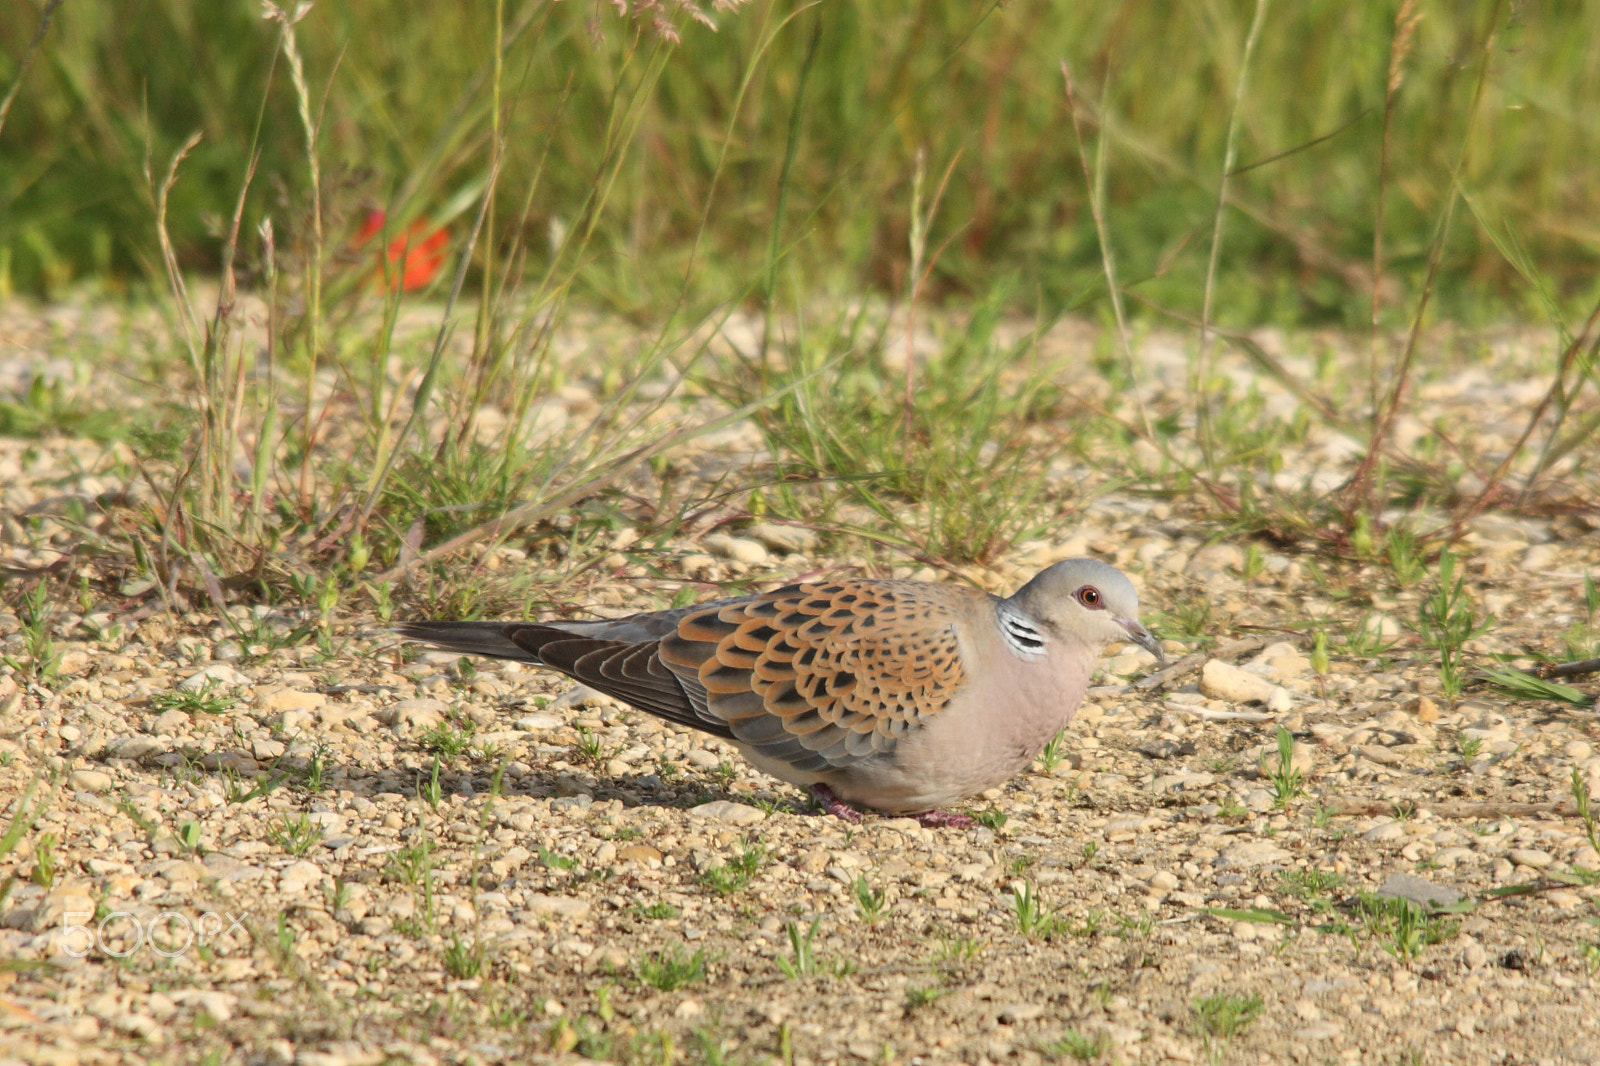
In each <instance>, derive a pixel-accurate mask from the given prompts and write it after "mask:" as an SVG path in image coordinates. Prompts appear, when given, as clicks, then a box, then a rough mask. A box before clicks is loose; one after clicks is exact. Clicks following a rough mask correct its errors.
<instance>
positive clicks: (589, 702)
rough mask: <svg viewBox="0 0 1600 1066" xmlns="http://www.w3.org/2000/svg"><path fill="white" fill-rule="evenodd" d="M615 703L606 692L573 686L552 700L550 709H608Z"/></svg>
mask: <svg viewBox="0 0 1600 1066" xmlns="http://www.w3.org/2000/svg"><path fill="white" fill-rule="evenodd" d="M615 702H616V701H615V700H613V699H612V698H611V697H610V696H607V695H606V694H605V693H604V692H600V691H597V690H596V689H592V688H590V687H589V686H588V685H573V686H572V687H571V688H569V689H567V691H565V692H563V693H562V694H561V695H559V696H557V697H556V698H555V699H553V700H551V701H550V707H549V709H550V710H552V711H570V710H573V709H574V708H578V707H608V706H612V705H614V704H615ZM563 724H564V723H563Z"/></svg>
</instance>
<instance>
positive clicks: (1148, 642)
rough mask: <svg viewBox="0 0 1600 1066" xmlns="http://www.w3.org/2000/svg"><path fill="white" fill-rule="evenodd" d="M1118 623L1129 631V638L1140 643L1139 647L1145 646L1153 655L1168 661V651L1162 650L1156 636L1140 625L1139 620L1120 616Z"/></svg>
mask: <svg viewBox="0 0 1600 1066" xmlns="http://www.w3.org/2000/svg"><path fill="white" fill-rule="evenodd" d="M1117 624H1118V625H1119V626H1121V627H1122V628H1123V629H1125V630H1127V631H1128V639H1130V640H1132V641H1133V642H1134V643H1135V644H1137V645H1139V647H1141V648H1143V649H1144V650H1145V651H1147V652H1149V653H1150V654H1151V655H1154V656H1155V657H1156V658H1157V659H1159V660H1161V661H1162V662H1166V661H1167V656H1166V653H1165V652H1163V651H1162V650H1161V645H1160V644H1157V643H1156V638H1155V637H1154V636H1153V635H1152V634H1151V632H1150V631H1149V630H1148V629H1146V628H1145V627H1144V626H1142V625H1140V624H1139V623H1138V621H1137V620H1135V619H1132V618H1118V619H1117Z"/></svg>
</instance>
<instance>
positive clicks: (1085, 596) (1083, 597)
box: [1077, 585, 1106, 611]
mask: <svg viewBox="0 0 1600 1066" xmlns="http://www.w3.org/2000/svg"><path fill="white" fill-rule="evenodd" d="M1077 597H1078V602H1079V603H1081V604H1083V605H1084V606H1085V607H1087V608H1089V610H1091V611H1103V610H1105V609H1106V604H1105V599H1104V597H1102V596H1101V595H1100V590H1099V589H1097V588H1095V587H1094V586H1093V585H1085V586H1083V588H1081V589H1079V590H1078V591H1077Z"/></svg>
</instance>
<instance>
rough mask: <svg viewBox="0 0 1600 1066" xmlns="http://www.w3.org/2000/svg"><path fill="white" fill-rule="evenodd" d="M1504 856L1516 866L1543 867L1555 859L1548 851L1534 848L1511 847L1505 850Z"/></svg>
mask: <svg viewBox="0 0 1600 1066" xmlns="http://www.w3.org/2000/svg"><path fill="white" fill-rule="evenodd" d="M1506 858H1508V859H1510V860H1511V861H1512V862H1514V863H1516V864H1517V865H1518V866H1532V867H1534V868H1535V869H1543V868H1544V867H1546V866H1549V865H1550V864H1551V863H1553V862H1555V861H1556V860H1555V857H1554V856H1552V855H1551V854H1550V853H1549V852H1548V851H1539V850H1538V849H1536V848H1512V849H1511V850H1510V851H1508V852H1506Z"/></svg>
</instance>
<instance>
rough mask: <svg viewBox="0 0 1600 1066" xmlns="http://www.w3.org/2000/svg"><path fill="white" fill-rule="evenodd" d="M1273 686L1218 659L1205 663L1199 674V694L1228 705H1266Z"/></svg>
mask: <svg viewBox="0 0 1600 1066" xmlns="http://www.w3.org/2000/svg"><path fill="white" fill-rule="evenodd" d="M1275 687H1276V686H1274V685H1273V684H1272V683H1271V682H1270V681H1268V680H1266V679H1265V678H1262V677H1257V676H1256V675H1255V674H1252V673H1250V672H1248V671H1245V670H1241V669H1239V668H1238V667H1237V666H1234V665H1232V664H1231V663H1225V662H1223V661H1222V660H1220V659H1211V660H1208V661H1207V662H1206V665H1205V668H1204V669H1203V670H1202V671H1201V672H1200V692H1201V693H1202V694H1203V695H1205V696H1209V697H1210V698H1211V699H1214V700H1226V701H1228V702H1229V703H1266V702H1267V701H1268V700H1270V699H1271V698H1272V691H1273V689H1274V688H1275Z"/></svg>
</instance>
